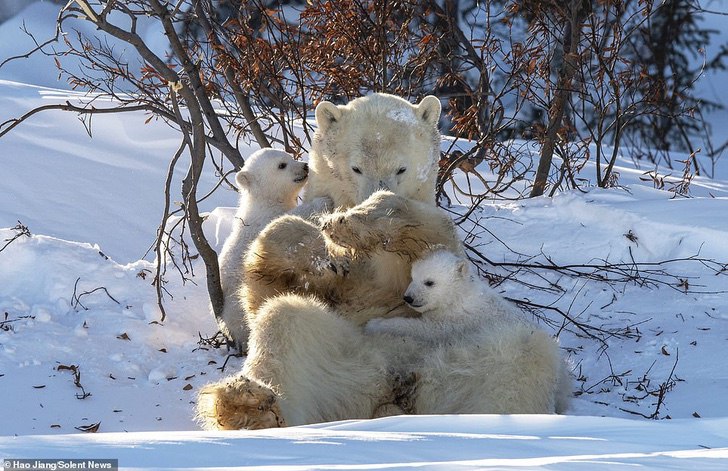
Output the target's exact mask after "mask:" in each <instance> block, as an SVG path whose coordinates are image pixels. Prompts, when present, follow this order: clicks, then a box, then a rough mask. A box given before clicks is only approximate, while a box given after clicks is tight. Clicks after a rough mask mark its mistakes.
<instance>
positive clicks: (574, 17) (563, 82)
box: [530, 0, 587, 197]
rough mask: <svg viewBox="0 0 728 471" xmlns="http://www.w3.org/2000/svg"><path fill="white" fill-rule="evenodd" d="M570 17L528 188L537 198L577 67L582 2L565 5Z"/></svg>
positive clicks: (583, 15) (583, 12) (583, 14)
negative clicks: (551, 99)
mask: <svg viewBox="0 0 728 471" xmlns="http://www.w3.org/2000/svg"><path fill="white" fill-rule="evenodd" d="M569 11H570V12H571V18H570V19H569V22H568V24H567V28H566V33H565V34H564V46H563V49H564V60H563V63H562V64H561V69H560V70H559V75H558V78H557V81H556V96H555V97H554V100H553V101H552V102H551V107H550V108H549V123H548V127H547V129H546V137H545V139H544V142H543V146H542V147H541V157H540V158H539V161H538V168H537V170H536V178H535V179H534V182H533V188H532V189H531V195H530V196H531V197H534V196H541V195H543V193H544V191H545V190H546V184H547V183H548V177H549V169H550V168H551V161H552V160H553V157H554V148H555V147H556V139H557V138H558V136H557V134H558V132H559V129H561V126H562V124H563V118H564V112H565V110H566V106H567V103H568V101H569V95H570V94H571V87H572V82H573V79H574V75H575V74H576V70H577V66H578V64H579V54H578V48H579V39H580V37H581V24H582V22H583V21H584V19H585V18H586V15H587V8H585V7H584V1H583V0H571V2H570V5H569Z"/></svg>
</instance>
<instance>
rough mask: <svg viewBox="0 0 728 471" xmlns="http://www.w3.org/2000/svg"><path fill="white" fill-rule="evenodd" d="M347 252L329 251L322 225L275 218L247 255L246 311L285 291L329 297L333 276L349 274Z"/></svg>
mask: <svg viewBox="0 0 728 471" xmlns="http://www.w3.org/2000/svg"><path fill="white" fill-rule="evenodd" d="M344 252H345V251H341V252H340V253H337V254H329V251H328V248H327V246H326V240H325V238H324V237H323V235H322V234H321V231H320V230H319V228H318V227H317V226H315V225H313V224H312V223H310V222H308V221H306V220H304V219H302V218H300V217H297V216H290V215H287V216H282V217H280V218H278V219H276V220H274V221H273V222H271V223H270V224H268V226H266V228H265V229H264V230H263V231H262V232H261V233H260V234H259V235H258V237H257V238H256V239H255V241H253V243H252V244H251V245H250V248H249V249H248V252H247V253H246V255H245V262H244V270H245V287H244V288H243V291H242V300H243V302H244V304H245V309H246V311H247V312H248V313H249V315H250V313H256V312H257V311H258V309H259V308H260V306H261V305H262V304H263V302H265V300H266V299H269V298H272V297H273V296H276V295H279V294H284V293H291V292H295V293H310V294H316V295H319V296H321V297H322V298H324V299H327V298H328V297H329V293H328V290H329V289H330V288H329V286H330V285H332V283H331V281H332V278H333V277H337V276H343V275H345V274H346V273H345V272H346V269H347V266H348V265H347V259H346V256H345V253H344ZM253 315H254V314H253Z"/></svg>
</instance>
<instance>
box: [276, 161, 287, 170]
mask: <svg viewBox="0 0 728 471" xmlns="http://www.w3.org/2000/svg"><path fill="white" fill-rule="evenodd" d="M287 166H288V164H287V163H285V162H281V163H279V164H278V170H283V169H284V168H286V167H287Z"/></svg>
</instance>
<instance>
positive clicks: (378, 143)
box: [305, 93, 440, 208]
mask: <svg viewBox="0 0 728 471" xmlns="http://www.w3.org/2000/svg"><path fill="white" fill-rule="evenodd" d="M439 117H440V101H439V100H438V99H437V98H436V97H434V96H427V97H425V98H423V99H422V101H421V102H420V103H419V104H417V105H412V104H411V103H409V102H408V101H406V100H403V99H402V98H399V97H396V96H394V95H387V94H385V93H374V94H371V95H369V96H365V97H361V98H357V99H355V100H353V101H351V102H349V103H348V104H346V105H340V106H337V105H334V104H333V103H329V102H326V101H324V102H322V103H320V104H319V105H318V106H317V107H316V123H317V124H318V127H319V129H318V131H317V132H316V135H315V136H314V140H313V145H312V149H311V154H310V158H309V162H310V165H311V173H312V175H311V181H310V183H309V186H308V188H307V189H306V195H305V198H306V199H313V198H316V197H320V196H328V197H330V198H331V199H332V200H333V201H334V203H335V204H336V206H339V207H344V208H349V207H352V206H354V205H357V204H359V203H361V202H363V201H364V200H365V199H367V198H368V197H369V195H371V194H372V193H374V192H375V191H376V190H379V189H385V190H390V191H392V192H394V193H396V194H398V195H403V196H407V197H408V198H412V199H416V200H420V201H424V202H427V203H432V204H434V202H435V194H434V191H433V189H434V188H435V179H436V178H437V158H436V157H437V156H439V153H440V152H439V151H440V134H439V132H438V131H437V122H438V120H439Z"/></svg>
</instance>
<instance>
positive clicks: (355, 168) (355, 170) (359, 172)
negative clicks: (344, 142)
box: [351, 167, 361, 175]
mask: <svg viewBox="0 0 728 471" xmlns="http://www.w3.org/2000/svg"><path fill="white" fill-rule="evenodd" d="M351 170H352V171H353V172H354V173H357V174H359V175H361V170H359V167H351Z"/></svg>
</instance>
